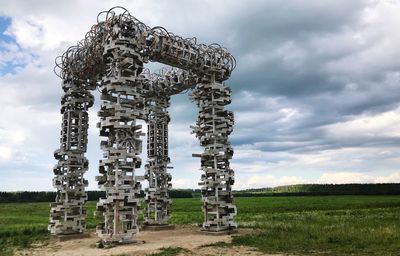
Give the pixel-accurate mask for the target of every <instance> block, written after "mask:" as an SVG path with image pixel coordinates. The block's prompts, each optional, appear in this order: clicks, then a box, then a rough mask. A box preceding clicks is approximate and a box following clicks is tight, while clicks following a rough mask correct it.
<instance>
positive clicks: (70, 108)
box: [48, 79, 94, 235]
mask: <svg viewBox="0 0 400 256" xmlns="http://www.w3.org/2000/svg"><path fill="white" fill-rule="evenodd" d="M63 90H64V92H65V93H64V95H63V96H62V98H61V104H62V107H61V114H62V125H61V139H60V149H58V150H56V151H55V152H54V157H55V158H56V159H57V160H58V163H57V165H56V166H55V167H54V174H55V177H54V178H53V186H54V187H55V188H56V189H57V197H56V199H55V202H54V203H52V204H51V210H50V221H49V226H48V229H49V231H50V233H51V234H53V235H67V234H79V233H82V232H83V231H84V230H85V228H86V222H85V218H86V210H85V208H84V204H85V202H86V200H87V195H86V193H85V187H86V186H87V185H88V182H87V180H85V179H84V178H83V174H84V173H85V172H86V171H87V169H88V160H87V159H86V157H85V156H84V154H85V152H86V146H87V137H88V127H89V124H88V122H89V118H88V113H87V110H88V108H89V107H91V106H92V105H93V102H94V99H93V95H92V94H90V92H89V91H88V90H87V87H86V86H85V84H83V83H81V82H80V81H77V80H73V79H70V80H65V81H63Z"/></svg>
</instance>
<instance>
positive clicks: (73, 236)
mask: <svg viewBox="0 0 400 256" xmlns="http://www.w3.org/2000/svg"><path fill="white" fill-rule="evenodd" d="M55 237H56V239H57V241H58V242H65V241H69V240H75V239H83V238H89V237H90V234H89V233H81V234H70V235H55Z"/></svg>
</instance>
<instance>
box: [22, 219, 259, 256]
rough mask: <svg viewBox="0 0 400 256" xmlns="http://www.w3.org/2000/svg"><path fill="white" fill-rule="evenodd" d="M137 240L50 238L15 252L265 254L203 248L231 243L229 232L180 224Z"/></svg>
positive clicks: (43, 255)
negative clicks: (102, 244) (101, 243)
mask: <svg viewBox="0 0 400 256" xmlns="http://www.w3.org/2000/svg"><path fill="white" fill-rule="evenodd" d="M251 232H253V231H252V230H251V229H239V234H246V233H251ZM136 239H137V241H138V243H136V244H128V245H121V246H117V247H114V248H110V249H98V248H96V247H95V244H96V241H98V238H97V236H96V235H95V234H94V233H91V234H90V238H83V239H78V240H70V241H65V242H58V241H55V240H52V241H51V242H50V243H49V245H46V246H41V247H37V248H32V249H30V250H25V251H18V252H17V255H24V256H28V255H29V256H56V255H57V256H78V255H79V256H80V255H82V256H88V255H95V256H103V255H107V256H109V255H124V256H125V255H148V254H151V253H155V252H158V251H159V250H160V248H163V247H182V248H185V249H187V250H189V251H186V252H182V253H180V254H179V255H264V254H262V253H260V252H258V251H256V250H255V249H254V248H251V247H244V246H234V247H228V248H220V247H202V246H204V245H207V244H212V243H216V242H226V243H230V242H231V240H232V237H231V236H230V235H222V236H213V235H207V234H204V233H200V232H198V228H197V227H181V226H178V227H177V228H176V229H175V230H165V231H141V232H140V233H139V234H138V235H137V236H136Z"/></svg>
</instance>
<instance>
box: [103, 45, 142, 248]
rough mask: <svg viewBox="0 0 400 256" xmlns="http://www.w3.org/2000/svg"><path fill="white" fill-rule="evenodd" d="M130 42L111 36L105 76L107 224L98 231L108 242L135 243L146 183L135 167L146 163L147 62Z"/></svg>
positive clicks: (105, 213)
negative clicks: (143, 74)
mask: <svg viewBox="0 0 400 256" xmlns="http://www.w3.org/2000/svg"><path fill="white" fill-rule="evenodd" d="M124 43H125V41H118V40H116V41H111V42H109V44H107V45H106V46H105V50H104V59H105V60H106V65H107V70H106V73H105V75H104V77H103V79H102V87H101V88H102V91H101V93H102V95H101V99H102V106H101V110H100V111H99V113H98V115H99V116H100V123H99V125H98V126H99V128H100V136H104V137H106V138H107V140H105V141H102V142H101V148H102V150H103V151H104V159H103V160H101V161H100V165H99V172H100V176H97V177H96V180H97V181H98V184H99V187H100V188H101V189H102V190H105V191H106V198H104V199H100V200H99V202H98V203H97V214H100V215H102V216H103V217H104V223H102V224H100V225H99V226H98V227H97V234H98V236H99V237H100V238H101V239H102V241H103V242H105V243H114V242H117V243H130V242H134V237H133V236H134V235H135V234H136V233H137V232H138V223H137V218H138V207H139V196H140V183H139V181H138V178H137V176H136V174H135V170H136V169H137V168H140V165H141V159H140V157H139V155H140V153H141V151H142V141H141V139H140V137H141V136H143V135H144V134H143V133H142V132H141V125H137V124H136V120H137V119H142V120H144V119H145V111H144V105H145V104H144V103H145V101H144V98H143V94H142V92H143V88H142V81H141V79H142V78H141V76H140V73H141V71H142V68H143V62H142V61H141V60H140V59H139V57H138V56H137V54H135V51H134V50H133V49H131V48H129V47H127V46H125V45H124Z"/></svg>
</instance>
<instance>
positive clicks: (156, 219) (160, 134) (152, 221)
mask: <svg viewBox="0 0 400 256" xmlns="http://www.w3.org/2000/svg"><path fill="white" fill-rule="evenodd" d="M148 106H149V110H150V114H149V116H148V120H147V122H148V126H147V127H148V129H147V155H148V163H147V164H146V175H145V178H146V179H147V180H148V182H149V188H148V189H146V195H145V202H146V205H147V207H146V210H145V216H144V221H145V224H146V225H167V223H168V220H169V218H170V207H171V199H170V198H169V193H168V190H169V188H171V184H170V181H171V175H170V174H169V173H167V165H168V164H169V162H170V159H169V157H168V123H169V115H168V112H167V110H166V109H167V108H168V107H169V97H162V98H161V97H160V98H150V99H149V104H148Z"/></svg>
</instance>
